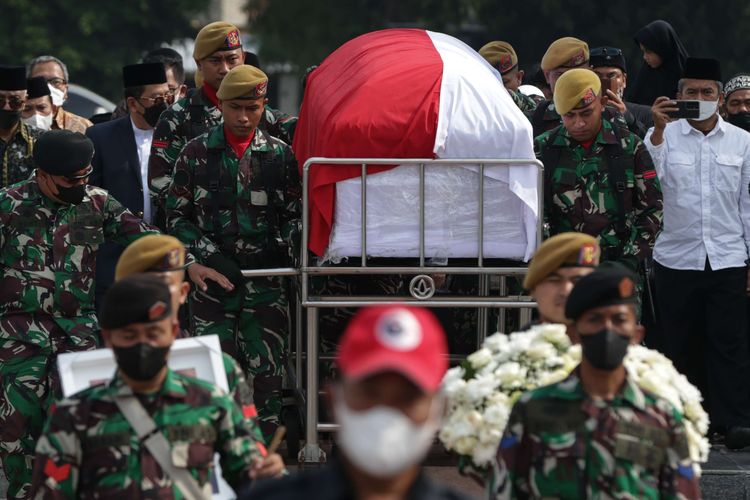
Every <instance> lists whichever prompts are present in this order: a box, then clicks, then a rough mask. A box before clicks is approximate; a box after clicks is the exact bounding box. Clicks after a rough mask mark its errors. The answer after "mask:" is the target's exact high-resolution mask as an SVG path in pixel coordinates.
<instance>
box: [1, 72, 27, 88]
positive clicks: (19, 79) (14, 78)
mask: <svg viewBox="0 0 750 500" xmlns="http://www.w3.org/2000/svg"><path fill="white" fill-rule="evenodd" d="M0 90H26V68H24V67H23V66H0Z"/></svg>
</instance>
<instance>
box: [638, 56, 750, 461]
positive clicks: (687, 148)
mask: <svg viewBox="0 0 750 500" xmlns="http://www.w3.org/2000/svg"><path fill="white" fill-rule="evenodd" d="M722 90H723V88H722V83H721V70H720V67H719V62H718V61H717V60H716V59H699V58H688V59H687V61H686V63H685V71H684V74H683V77H682V79H681V80H680V81H679V87H678V89H677V99H678V100H689V101H693V103H694V104H695V107H696V113H695V115H694V116H693V117H692V118H690V119H678V120H675V119H673V118H671V117H670V115H669V114H670V113H674V112H677V111H678V108H677V102H676V101H674V100H672V99H670V98H668V97H659V98H658V99H656V101H655V102H654V106H653V108H652V110H653V115H654V127H653V128H652V129H651V130H650V131H649V133H648V135H647V136H646V140H645V143H646V146H647V147H648V150H649V152H650V153H651V156H652V157H653V160H654V165H655V166H656V171H657V173H658V175H659V179H660V180H661V182H662V189H663V192H664V227H663V229H662V232H661V234H659V236H658V237H657V239H656V245H655V246H654V261H655V278H656V297H657V302H658V304H659V313H660V315H661V318H660V321H661V323H662V326H663V330H664V335H665V339H664V341H665V354H667V355H668V356H669V357H670V358H671V359H672V361H674V364H675V366H676V367H677V369H678V370H679V371H681V372H683V373H685V374H687V375H688V378H690V380H691V381H692V382H693V383H694V384H696V385H697V386H698V387H699V388H701V389H703V393H704V394H705V395H706V396H707V400H708V408H709V415H710V416H711V424H712V425H713V426H714V430H715V431H716V432H719V433H722V431H726V445H727V446H728V447H729V448H742V447H745V446H750V387H749V386H748V381H749V380H750V359H748V340H747V336H746V330H745V326H746V321H747V317H746V314H745V303H746V292H749V291H750V279H749V278H750V274H749V273H748V267H747V263H748V248H750V192H748V185H750V135H748V134H747V133H746V132H745V131H744V130H742V129H740V128H738V127H735V126H734V125H731V124H729V123H727V122H725V121H724V120H723V119H722V118H721V116H719V114H718V112H717V110H718V108H719V106H721V104H722V103H723V100H724V99H723V95H722ZM696 115H697V116H696ZM704 373H707V380H708V381H707V383H704V380H702V379H703V374H704Z"/></svg>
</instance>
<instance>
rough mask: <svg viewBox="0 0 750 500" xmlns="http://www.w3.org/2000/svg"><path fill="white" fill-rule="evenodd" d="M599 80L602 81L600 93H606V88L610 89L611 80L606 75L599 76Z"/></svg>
mask: <svg viewBox="0 0 750 500" xmlns="http://www.w3.org/2000/svg"><path fill="white" fill-rule="evenodd" d="M599 81H600V82H601V83H602V95H604V96H605V95H607V91H608V90H612V80H610V79H609V78H606V77H602V76H600V77H599Z"/></svg>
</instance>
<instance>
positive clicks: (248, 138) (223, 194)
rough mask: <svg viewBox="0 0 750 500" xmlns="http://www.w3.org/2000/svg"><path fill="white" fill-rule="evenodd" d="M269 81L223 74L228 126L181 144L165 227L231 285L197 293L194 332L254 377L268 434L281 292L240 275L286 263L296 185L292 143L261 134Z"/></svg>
mask: <svg viewBox="0 0 750 500" xmlns="http://www.w3.org/2000/svg"><path fill="white" fill-rule="evenodd" d="M267 85H268V78H267V77H266V76H265V74H264V73H263V72H262V71H260V70H259V69H257V68H255V67H253V66H239V67H237V68H234V69H233V70H232V71H230V72H229V74H228V75H227V76H226V77H225V78H224V80H223V81H222V83H221V86H220V88H219V92H218V96H219V98H220V99H221V100H222V102H221V106H222V111H223V114H224V125H223V126H218V127H216V128H213V129H211V130H210V131H209V132H208V133H207V134H204V135H202V136H200V137H198V138H196V139H193V140H192V141H190V142H189V143H188V144H187V146H185V149H184V150H183V152H182V154H181V155H180V158H179V159H178V160H177V165H176V168H175V175H174V181H173V184H172V186H171V188H170V191H169V194H168V197H167V224H168V228H169V232H170V233H171V234H173V235H174V236H176V237H177V238H179V239H180V240H181V241H182V242H183V243H184V244H185V246H186V247H187V248H188V250H189V251H190V253H191V254H192V255H194V256H195V258H196V259H197V260H198V262H200V263H202V264H205V265H207V266H208V267H210V268H213V269H216V270H217V271H219V272H221V273H222V274H224V275H225V276H227V277H228V278H229V279H230V281H232V283H233V285H234V286H233V287H228V288H229V289H228V290H227V289H222V288H220V287H209V288H203V289H199V290H196V291H195V292H194V294H193V295H192V298H193V313H194V319H195V333H196V334H197V335H207V334H214V333H215V334H217V335H219V338H220V339H221V341H222V348H223V349H224V350H225V351H226V352H228V353H229V354H230V355H232V356H234V357H235V358H236V359H238V360H239V361H240V364H241V365H242V367H243V369H245V370H246V371H248V372H249V373H250V374H252V375H253V376H254V381H253V383H254V386H255V394H254V396H255V403H256V405H257V407H258V412H259V418H260V425H261V429H262V430H263V433H264V435H265V436H266V437H269V436H270V435H271V434H272V433H273V432H274V430H275V428H276V426H277V425H278V415H279V413H280V411H281V383H282V375H283V366H282V361H283V355H284V345H285V343H286V336H287V333H288V332H287V331H288V325H287V318H288V302H287V294H286V290H285V286H284V281H283V279H281V278H256V279H251V280H246V279H244V278H243V277H242V275H241V272H240V270H241V269H262V268H273V267H278V266H279V265H285V264H287V261H286V260H285V259H284V254H285V253H286V252H287V251H288V249H289V248H292V247H293V246H294V245H292V244H291V242H292V240H293V239H295V238H296V236H295V235H296V233H297V232H298V225H299V210H300V191H301V189H300V184H299V173H298V170H297V165H296V162H295V161H294V159H293V156H292V154H291V151H290V150H289V147H288V146H287V145H286V144H285V143H283V142H282V141H280V140H278V139H275V138H272V137H270V136H269V135H268V134H267V133H265V132H263V131H261V130H260V129H258V128H257V124H258V122H259V120H260V117H261V115H262V112H263V104H264V102H265V94H266V89H267Z"/></svg>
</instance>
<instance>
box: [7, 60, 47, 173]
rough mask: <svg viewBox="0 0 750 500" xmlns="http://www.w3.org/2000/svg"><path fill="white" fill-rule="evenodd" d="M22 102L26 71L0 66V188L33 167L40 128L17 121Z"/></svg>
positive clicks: (24, 99) (24, 101) (15, 67)
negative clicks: (35, 142) (33, 156)
mask: <svg viewBox="0 0 750 500" xmlns="http://www.w3.org/2000/svg"><path fill="white" fill-rule="evenodd" d="M24 104H26V70H25V69H24V68H23V66H0V168H1V169H2V171H0V187H5V186H10V185H11V184H14V183H16V182H18V181H21V180H24V179H26V178H27V177H28V176H29V175H30V174H31V171H32V170H33V169H34V166H33V161H32V158H31V154H32V151H33V150H34V141H36V138H37V137H39V135H40V134H41V133H42V131H41V130H39V129H37V128H35V127H31V126H29V125H26V124H25V123H23V122H21V111H22V110H23V107H24Z"/></svg>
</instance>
